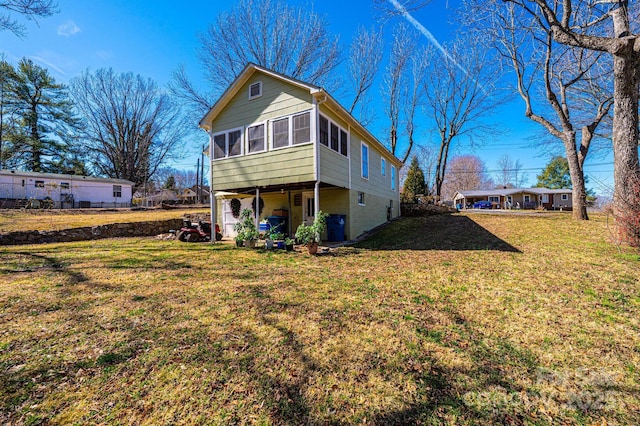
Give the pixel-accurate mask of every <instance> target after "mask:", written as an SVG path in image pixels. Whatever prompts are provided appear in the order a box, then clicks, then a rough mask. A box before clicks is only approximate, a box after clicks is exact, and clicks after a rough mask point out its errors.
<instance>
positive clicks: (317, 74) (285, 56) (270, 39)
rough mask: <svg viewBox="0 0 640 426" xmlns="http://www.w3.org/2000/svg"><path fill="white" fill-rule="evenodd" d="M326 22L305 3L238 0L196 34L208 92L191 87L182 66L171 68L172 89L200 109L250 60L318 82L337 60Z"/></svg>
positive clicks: (209, 102)
mask: <svg viewBox="0 0 640 426" xmlns="http://www.w3.org/2000/svg"><path fill="white" fill-rule="evenodd" d="M328 27H329V25H328V23H327V22H326V21H325V19H324V18H323V17H321V16H320V15H318V14H316V13H315V12H313V11H312V10H310V9H309V8H308V7H303V6H299V7H294V6H289V5H287V4H286V3H285V2H283V1H281V0H240V2H239V3H238V4H237V5H235V6H234V7H233V8H232V9H231V10H230V11H228V12H225V13H222V14H220V15H219V16H218V17H217V18H216V21H215V23H214V24H212V25H210V26H209V29H208V30H207V32H206V33H204V34H201V35H200V42H201V47H200V50H199V52H198V57H199V59H200V62H201V64H202V68H203V71H204V76H205V79H206V80H207V81H208V82H209V83H210V84H211V91H210V93H209V94H202V93H201V92H200V91H199V90H198V89H197V88H195V87H194V86H193V85H192V84H191V82H190V80H189V79H188V77H187V76H186V73H185V72H184V69H179V70H178V71H176V72H175V75H174V80H173V83H172V86H171V87H172V90H173V91H174V92H175V93H176V94H178V95H180V96H181V97H182V98H183V99H184V100H185V101H189V102H191V103H192V105H195V106H196V107H197V108H198V110H199V111H200V112H204V111H206V109H208V108H209V107H210V106H211V105H213V102H214V100H215V98H216V97H217V96H218V95H219V94H220V93H221V92H222V91H223V90H225V89H226V88H227V87H228V86H229V85H230V84H231V82H232V81H233V80H234V79H235V78H236V77H237V76H238V74H239V73H240V72H241V71H242V69H243V68H244V67H245V66H246V65H247V63H249V62H253V63H255V64H257V65H260V66H262V67H265V68H267V69H270V70H273V71H276V72H279V73H282V74H285V75H287V76H289V77H293V78H297V79H300V80H304V81H306V82H309V83H313V84H317V85H322V84H323V83H324V82H325V81H326V80H327V78H328V75H329V74H330V73H331V71H332V70H333V69H334V68H336V66H337V65H338V64H339V62H340V55H339V49H338V40H337V38H336V37H333V36H331V35H330V34H329V32H328V30H327V29H328Z"/></svg>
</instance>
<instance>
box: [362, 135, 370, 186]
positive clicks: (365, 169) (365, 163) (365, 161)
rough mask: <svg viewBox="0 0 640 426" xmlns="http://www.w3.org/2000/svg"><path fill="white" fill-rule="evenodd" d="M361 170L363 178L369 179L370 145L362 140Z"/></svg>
mask: <svg viewBox="0 0 640 426" xmlns="http://www.w3.org/2000/svg"><path fill="white" fill-rule="evenodd" d="M360 157H361V160H360V163H361V166H360V171H361V174H360V175H361V176H362V178H363V179H369V145H367V144H366V143H364V142H362V144H361V145H360Z"/></svg>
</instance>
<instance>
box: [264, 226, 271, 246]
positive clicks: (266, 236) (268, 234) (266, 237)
mask: <svg viewBox="0 0 640 426" xmlns="http://www.w3.org/2000/svg"><path fill="white" fill-rule="evenodd" d="M272 235H273V233H272V231H271V230H268V231H267V232H265V233H264V247H265V248H266V249H267V250H271V249H272V248H273V236H272Z"/></svg>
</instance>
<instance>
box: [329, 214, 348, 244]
mask: <svg viewBox="0 0 640 426" xmlns="http://www.w3.org/2000/svg"><path fill="white" fill-rule="evenodd" d="M346 218H347V215H345V214H330V215H329V217H327V239H328V240H329V241H344V240H345V238H344V224H345V223H346Z"/></svg>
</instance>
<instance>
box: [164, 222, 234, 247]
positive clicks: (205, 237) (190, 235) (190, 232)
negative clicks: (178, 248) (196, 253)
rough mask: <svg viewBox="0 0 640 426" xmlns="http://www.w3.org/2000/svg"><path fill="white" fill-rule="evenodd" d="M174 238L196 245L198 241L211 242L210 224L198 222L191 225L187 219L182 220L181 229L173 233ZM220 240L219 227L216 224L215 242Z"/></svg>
mask: <svg viewBox="0 0 640 426" xmlns="http://www.w3.org/2000/svg"><path fill="white" fill-rule="evenodd" d="M175 234H176V238H177V239H178V240H180V241H182V242H189V243H198V242H200V241H211V223H209V222H204V221H202V220H201V221H198V223H193V222H191V220H189V219H183V221H182V228H180V230H179V231H176V232H175ZM221 239H222V234H221V233H220V227H219V226H218V224H217V223H216V241H220V240H221Z"/></svg>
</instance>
